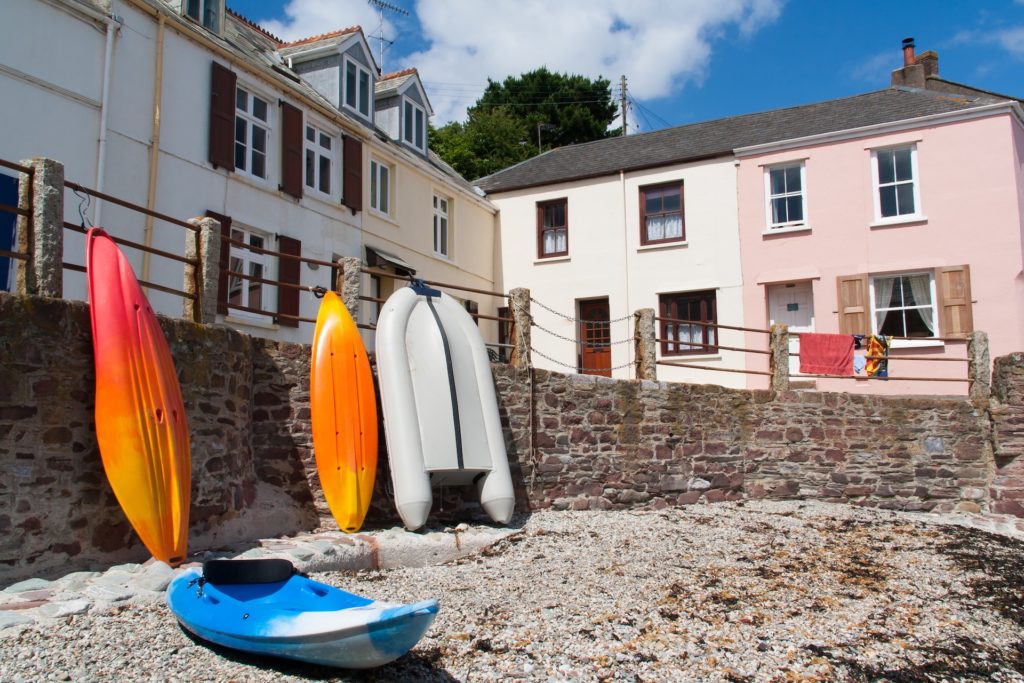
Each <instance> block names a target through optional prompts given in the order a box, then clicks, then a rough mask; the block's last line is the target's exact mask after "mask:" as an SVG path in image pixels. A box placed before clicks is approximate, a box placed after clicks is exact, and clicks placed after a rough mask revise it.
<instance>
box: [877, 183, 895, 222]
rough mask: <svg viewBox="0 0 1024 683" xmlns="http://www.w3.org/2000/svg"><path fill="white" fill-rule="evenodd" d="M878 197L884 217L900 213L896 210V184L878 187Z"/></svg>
mask: <svg viewBox="0 0 1024 683" xmlns="http://www.w3.org/2000/svg"><path fill="white" fill-rule="evenodd" d="M878 199H879V202H880V206H881V209H882V217H888V216H896V215H899V214H898V212H897V211H896V186H895V185H889V186H887V187H880V188H878Z"/></svg>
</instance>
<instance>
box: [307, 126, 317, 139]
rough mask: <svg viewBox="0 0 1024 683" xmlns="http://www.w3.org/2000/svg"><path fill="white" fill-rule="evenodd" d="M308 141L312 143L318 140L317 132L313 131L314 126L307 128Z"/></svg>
mask: <svg viewBox="0 0 1024 683" xmlns="http://www.w3.org/2000/svg"><path fill="white" fill-rule="evenodd" d="M306 139H307V140H309V141H310V142H313V141H315V140H316V131H315V130H313V127H312V126H306Z"/></svg>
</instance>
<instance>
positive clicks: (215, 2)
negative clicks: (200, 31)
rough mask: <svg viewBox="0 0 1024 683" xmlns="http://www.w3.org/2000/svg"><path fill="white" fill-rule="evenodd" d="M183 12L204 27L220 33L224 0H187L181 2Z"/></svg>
mask: <svg viewBox="0 0 1024 683" xmlns="http://www.w3.org/2000/svg"><path fill="white" fill-rule="evenodd" d="M181 13H182V14H184V15H185V16H186V17H189V18H190V19H192V20H193V21H195V22H196V23H198V24H201V25H202V26H203V28H206V29H209V30H210V31H213V32H214V33H218V34H219V33H220V25H221V16H222V15H223V14H224V0H185V1H184V2H183V3H181Z"/></svg>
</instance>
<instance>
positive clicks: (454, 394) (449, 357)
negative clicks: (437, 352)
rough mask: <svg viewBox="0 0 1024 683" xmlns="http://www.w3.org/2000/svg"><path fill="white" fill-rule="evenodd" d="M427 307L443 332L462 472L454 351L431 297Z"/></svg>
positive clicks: (442, 342)
mask: <svg viewBox="0 0 1024 683" xmlns="http://www.w3.org/2000/svg"><path fill="white" fill-rule="evenodd" d="M427 306H429V307H430V313H431V314H432V315H433V316H434V322H435V323H437V329H438V330H439V331H440V332H441V344H442V346H444V362H445V364H446V365H447V367H448V388H449V389H450V391H451V396H452V419H453V420H454V421H455V459H456V460H457V461H458V463H459V469H460V470H461V469H464V468H465V463H464V461H463V458H462V425H461V424H460V423H459V395H458V392H457V391H456V390H455V368H454V367H453V366H452V349H451V347H450V346H448V335H447V334H445V332H444V325H442V324H441V317H440V316H439V315H438V314H437V309H435V308H434V301H433V299H431V298H430V297H429V296H428V297H427Z"/></svg>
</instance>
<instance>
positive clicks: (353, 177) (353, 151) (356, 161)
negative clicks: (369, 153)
mask: <svg viewBox="0 0 1024 683" xmlns="http://www.w3.org/2000/svg"><path fill="white" fill-rule="evenodd" d="M344 148H345V152H344V157H345V158H344V159H343V161H342V163H343V164H344V180H343V181H342V191H341V196H342V199H341V203H342V204H344V205H345V206H347V207H348V208H350V209H352V211H353V213H354V212H356V211H362V210H363V143H362V141H361V140H359V139H357V138H354V137H352V136H351V135H346V136H345V145H344Z"/></svg>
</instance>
